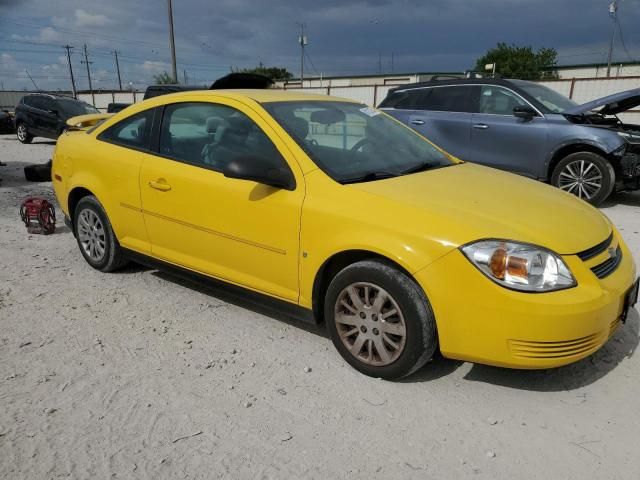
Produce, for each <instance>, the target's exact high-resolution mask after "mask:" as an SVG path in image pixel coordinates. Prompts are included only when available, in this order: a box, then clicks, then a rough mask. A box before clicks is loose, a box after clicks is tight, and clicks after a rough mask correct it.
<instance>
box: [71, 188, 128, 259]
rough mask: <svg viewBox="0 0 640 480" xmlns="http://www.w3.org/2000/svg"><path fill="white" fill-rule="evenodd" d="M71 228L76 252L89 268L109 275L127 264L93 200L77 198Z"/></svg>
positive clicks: (96, 202) (98, 205) (103, 214)
mask: <svg viewBox="0 0 640 480" xmlns="http://www.w3.org/2000/svg"><path fill="white" fill-rule="evenodd" d="M73 225H74V229H75V233H76V240H77V241H78V247H80V253H82V256H83V257H84V259H85V260H86V261H87V263H88V264H89V265H91V266H92V267H93V268H95V269H96V270H100V271H101V272H113V271H114V270H117V269H119V268H121V267H122V266H124V265H125V264H126V263H127V261H126V259H125V257H124V254H123V252H122V249H121V248H120V244H119V243H118V239H117V238H116V236H115V234H114V233H113V228H111V223H110V222H109V218H108V217H107V214H106V212H105V211H104V208H103V207H102V205H101V204H100V202H99V201H98V199H97V198H96V197H94V196H86V197H83V198H82V199H80V201H79V202H78V205H77V206H76V209H75V212H74V220H73Z"/></svg>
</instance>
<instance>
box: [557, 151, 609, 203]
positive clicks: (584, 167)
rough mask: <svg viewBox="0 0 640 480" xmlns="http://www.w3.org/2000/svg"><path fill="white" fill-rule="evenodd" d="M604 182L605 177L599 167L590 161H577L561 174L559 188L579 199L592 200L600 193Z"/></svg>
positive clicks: (569, 164)
mask: <svg viewBox="0 0 640 480" xmlns="http://www.w3.org/2000/svg"><path fill="white" fill-rule="evenodd" d="M602 182H603V176H602V172H601V171H600V168H599V167H598V165H596V164H595V163H593V162H591V161H589V160H575V161H573V162H571V163H568V164H567V165H565V167H564V168H563V169H562V171H561V172H560V177H559V179H558V187H560V189H562V190H564V191H566V192H569V193H573V194H574V195H576V196H577V197H579V198H584V199H585V200H591V199H592V198H593V197H595V196H596V195H597V194H598V192H600V189H601V188H602Z"/></svg>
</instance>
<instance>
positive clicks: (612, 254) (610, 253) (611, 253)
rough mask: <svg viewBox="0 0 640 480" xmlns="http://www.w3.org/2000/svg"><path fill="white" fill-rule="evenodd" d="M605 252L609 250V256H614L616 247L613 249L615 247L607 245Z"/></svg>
mask: <svg viewBox="0 0 640 480" xmlns="http://www.w3.org/2000/svg"><path fill="white" fill-rule="evenodd" d="M607 252H609V257H611V258H615V256H616V249H615V248H613V247H609V248H608V249H607Z"/></svg>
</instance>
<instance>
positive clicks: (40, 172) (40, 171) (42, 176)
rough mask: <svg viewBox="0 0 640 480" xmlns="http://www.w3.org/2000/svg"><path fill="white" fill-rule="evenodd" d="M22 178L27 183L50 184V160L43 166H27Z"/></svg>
mask: <svg viewBox="0 0 640 480" xmlns="http://www.w3.org/2000/svg"><path fill="white" fill-rule="evenodd" d="M24 178H25V179H26V180H27V181H28V182H50V181H51V160H49V161H48V162H47V163H45V164H44V165H28V166H26V167H24Z"/></svg>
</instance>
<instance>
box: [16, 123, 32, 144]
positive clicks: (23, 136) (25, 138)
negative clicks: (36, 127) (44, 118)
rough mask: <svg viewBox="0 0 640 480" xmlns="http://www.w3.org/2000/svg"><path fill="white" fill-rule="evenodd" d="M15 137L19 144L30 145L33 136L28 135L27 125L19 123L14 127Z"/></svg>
mask: <svg viewBox="0 0 640 480" xmlns="http://www.w3.org/2000/svg"><path fill="white" fill-rule="evenodd" d="M16 137H18V141H19V142H20V143H31V140H33V135H31V134H29V131H28V130H27V125H26V124H25V123H24V122H20V123H18V124H17V125H16Z"/></svg>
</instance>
